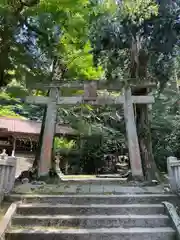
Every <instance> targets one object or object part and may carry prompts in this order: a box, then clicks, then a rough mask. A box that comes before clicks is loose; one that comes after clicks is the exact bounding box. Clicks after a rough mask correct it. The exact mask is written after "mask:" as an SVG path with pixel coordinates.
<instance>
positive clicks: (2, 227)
mask: <svg viewBox="0 0 180 240" xmlns="http://www.w3.org/2000/svg"><path fill="white" fill-rule="evenodd" d="M21 203H22V202H21V201H18V202H16V203H12V204H11V205H10V207H9V208H8V210H7V212H6V213H5V215H4V217H3V218H2V220H1V221H0V240H4V235H5V232H6V230H7V228H8V227H9V226H10V225H11V220H12V218H13V216H14V215H15V213H16V210H17V207H18V205H19V204H21Z"/></svg>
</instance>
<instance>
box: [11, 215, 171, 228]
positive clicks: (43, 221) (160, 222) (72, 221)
mask: <svg viewBox="0 0 180 240" xmlns="http://www.w3.org/2000/svg"><path fill="white" fill-rule="evenodd" d="M12 225H13V226H15V225H18V226H44V227H46V226H47V227H65V228H67V227H68V228H69V227H73V228H74V227H75V228H113V227H121V226H123V228H131V227H148V228H153V227H168V226H170V225H171V222H170V219H169V218H168V216H165V215H109V216H108V215H90V216H86V215H76V216H71V215H44V216H37V215H30V216H22V215H16V216H14V218H13V219H12Z"/></svg>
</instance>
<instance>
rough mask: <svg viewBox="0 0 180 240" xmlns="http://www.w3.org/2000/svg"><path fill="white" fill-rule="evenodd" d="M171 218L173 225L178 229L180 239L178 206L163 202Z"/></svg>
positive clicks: (179, 238) (179, 239)
mask: <svg viewBox="0 0 180 240" xmlns="http://www.w3.org/2000/svg"><path fill="white" fill-rule="evenodd" d="M162 204H163V205H164V206H165V209H166V211H167V213H168V215H169V217H170V219H171V222H172V224H173V227H174V228H175V230H176V235H177V239H178V240H180V217H179V216H178V214H177V211H176V208H175V207H174V205H173V204H171V203H169V202H163V203H162Z"/></svg>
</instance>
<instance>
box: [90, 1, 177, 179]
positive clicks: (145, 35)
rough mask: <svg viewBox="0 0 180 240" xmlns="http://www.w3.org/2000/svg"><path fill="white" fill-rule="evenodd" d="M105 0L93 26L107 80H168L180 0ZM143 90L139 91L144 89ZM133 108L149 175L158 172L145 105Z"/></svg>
mask: <svg viewBox="0 0 180 240" xmlns="http://www.w3.org/2000/svg"><path fill="white" fill-rule="evenodd" d="M107 2H111V4H110V5H109V12H107V11H106V12H105V14H103V15H102V14H99V16H98V17H97V18H96V20H95V21H94V22H93V24H92V28H91V37H90V39H91V44H92V47H93V53H94V60H95V63H96V65H98V64H101V65H103V67H104V70H105V73H106V77H107V79H108V80H109V81H113V82H115V81H122V82H123V83H124V84H125V85H127V84H128V83H129V82H132V81H133V82H134V83H137V82H139V81H141V82H143V81H147V80H150V81H151V80H155V81H156V82H157V84H158V86H160V87H161V88H163V87H164V86H165V84H166V83H167V82H168V80H169V79H170V76H171V74H172V71H173V59H174V58H175V57H176V54H177V52H176V51H175V46H176V45H177V44H178V41H179V36H180V32H179V20H178V19H179V7H180V3H179V2H178V1H177V2H176V8H175V7H174V5H173V4H172V3H171V2H168V1H167V2H163V1H162V2H161V1H160V3H157V2H155V1H150V0H148V1H144V0H141V1H139V0H138V1H128V0H124V1H118V2H117V1H116V2H115V1H107ZM113 2H114V5H115V6H116V7H114V5H113ZM99 4H104V2H103V3H99ZM112 10H113V12H112ZM99 33H101V34H99ZM144 91H145V89H144V90H143V92H140V94H143V93H144V94H145V92H144ZM136 94H139V93H136ZM136 108H137V111H136V113H137V119H138V123H137V126H138V132H139V134H140V140H139V142H140V148H141V155H142V159H143V166H144V172H145V176H146V178H147V179H149V180H150V179H154V178H156V177H157V176H156V174H155V173H156V165H155V163H154V161H153V154H152V144H151V139H150V131H149V120H148V109H147V108H146V107H145V106H143V108H140V107H139V106H136Z"/></svg>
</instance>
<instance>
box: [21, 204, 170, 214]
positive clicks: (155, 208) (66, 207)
mask: <svg viewBox="0 0 180 240" xmlns="http://www.w3.org/2000/svg"><path fill="white" fill-rule="evenodd" d="M164 213H165V209H164V206H163V205H162V204H122V205H120V204H119V205H110V204H89V205H73V204H57V205H52V204H46V203H44V204H43V203H41V204H38V203H37V204H35V203H34V204H21V205H19V207H18V209H17V214H21V215H46V214H47V215H56V214H57V215H60V214H67V215H91V214H92V215H93V214H96V215H98V214H106V215H111V214H112V215H126V214H132V215H133V214H138V215H140V214H142V215H146V214H164Z"/></svg>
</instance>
